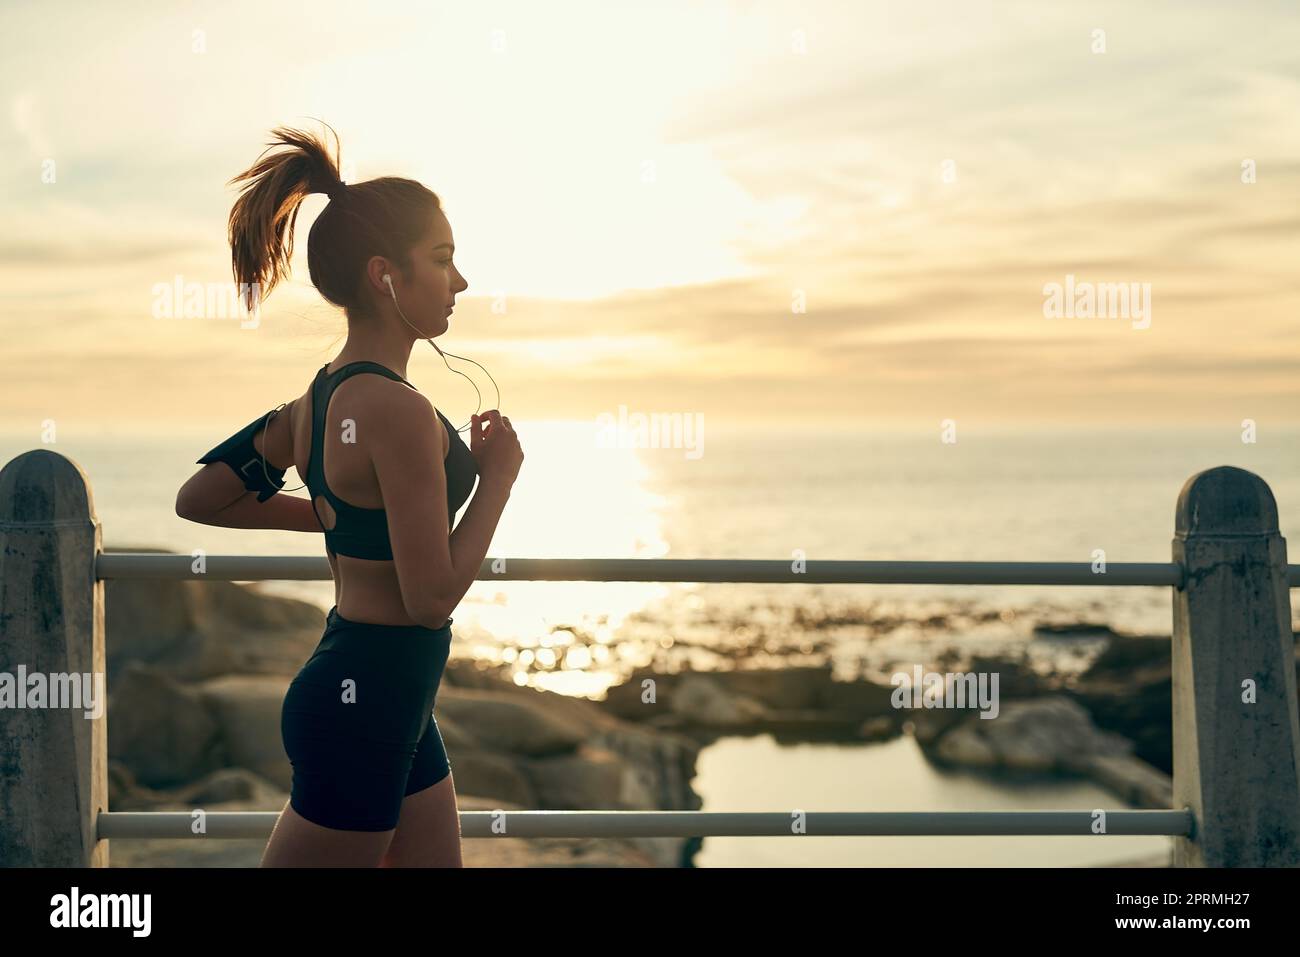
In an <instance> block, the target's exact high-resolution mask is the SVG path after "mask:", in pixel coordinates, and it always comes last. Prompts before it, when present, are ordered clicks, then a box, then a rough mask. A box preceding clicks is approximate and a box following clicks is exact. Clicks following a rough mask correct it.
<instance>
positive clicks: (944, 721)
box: [105, 549, 1172, 867]
mask: <svg viewBox="0 0 1300 957" xmlns="http://www.w3.org/2000/svg"><path fill="white" fill-rule="evenodd" d="M141 550H142V551H148V550H151V549H141ZM105 589H106V595H105V602H106V627H107V644H108V664H107V667H108V695H109V701H108V735H109V740H108V745H109V757H110V766H109V771H110V807H111V808H112V809H114V810H189V809H191V808H194V807H203V808H205V809H206V810H209V811H214V810H259V811H277V812H278V811H279V810H281V809H282V808H283V806H284V803H285V801H286V800H287V797H288V793H287V792H288V787H289V782H290V766H289V763H288V760H287V758H286V757H285V754H284V751H283V746H282V743H281V739H280V708H281V704H282V702H283V698H284V693H285V691H286V689H287V687H288V683H289V681H290V679H291V678H292V677H293V675H294V674H295V673H296V672H297V670H298V668H299V667H300V666H301V664H302V663H303V662H304V661H305V660H306V659H307V657H308V656H309V655H310V654H311V652H312V650H313V649H314V648H315V646H316V644H317V642H318V641H319V639H320V635H321V631H322V629H323V627H324V615H323V613H322V612H321V610H320V609H319V608H318V607H316V606H315V605H312V604H309V603H307V602H302V601H298V600H295V599H291V598H284V597H279V596H272V595H267V594H263V593H260V592H258V591H257V590H256V589H254V588H250V587H248V586H244V585H239V584H235V583H229V582H197V581H177V582H135V581H128V580H122V581H117V580H111V581H108V582H106V583H105ZM1079 627H1087V628H1089V629H1090V631H1091V632H1092V633H1093V634H1094V637H1095V633H1096V632H1097V626H1079ZM1068 630H1069V629H1066V631H1068ZM1103 637H1104V638H1105V639H1106V645H1105V649H1104V650H1103V651H1102V652H1101V654H1100V656H1099V657H1097V658H1096V660H1095V661H1094V662H1093V664H1092V665H1091V667H1089V668H1088V669H1087V670H1086V671H1084V672H1083V673H1082V674H1079V675H1070V676H1055V675H1046V676H1044V675H1040V674H1037V673H1035V672H1033V671H1032V670H1030V669H1029V668H1028V667H1027V666H1026V665H1025V664H1024V662H1022V661H1015V660H1006V659H974V660H972V661H969V662H965V663H962V667H961V668H957V667H954V666H953V665H954V663H953V662H943V663H938V664H936V666H935V669H936V670H944V669H946V670H949V671H955V670H966V671H984V672H996V673H997V674H998V675H999V678H1000V688H999V697H1000V699H1001V705H1000V708H1001V710H1000V714H999V717H998V720H993V721H987V720H981V719H980V718H979V715H978V713H977V712H975V711H971V710H953V709H933V710H921V709H918V710H909V709H899V708H895V707H894V706H893V704H892V703H891V695H893V694H894V692H895V689H894V688H893V687H892V686H889V685H884V684H879V683H873V682H871V681H868V680H859V681H852V682H844V681H836V680H832V677H831V672H830V668H829V667H789V668H781V669H773V670H762V671H759V670H736V671H726V672H708V673H700V672H691V673H679V674H656V673H652V672H648V671H646V672H637V673H635V674H634V675H633V676H632V678H631V679H630V680H628V681H626V682H625V683H623V684H621V685H618V686H616V687H614V688H612V689H611V691H610V693H609V695H608V696H607V698H606V699H605V700H604V701H600V702H593V701H589V700H586V699H579V698H573V697H568V696H564V695H559V694H554V693H550V692H545V691H538V690H534V689H531V688H527V687H520V686H517V685H516V684H514V682H513V681H512V680H511V679H510V676H509V675H508V674H507V673H504V672H498V671H492V670H488V669H487V668H486V667H484V666H482V665H480V664H479V663H477V662H474V661H471V660H468V659H463V658H453V659H452V660H451V661H450V662H449V664H448V669H447V672H446V675H445V677H444V679H443V684H442V687H441V689H440V691H439V694H438V704H437V713H438V725H439V728H440V730H441V731H442V734H443V737H444V740H445V741H446V744H447V750H448V753H449V755H450V757H451V762H452V766H453V771H454V774H455V780H456V790H457V794H458V798H459V801H460V807H461V809H462V810H492V809H496V808H503V809H524V808H535V809H617V810H695V809H698V808H699V807H700V798H699V796H698V795H697V794H696V793H695V792H694V791H693V790H692V787H691V781H692V779H693V777H694V775H695V761H696V757H697V755H698V753H699V751H700V749H701V748H702V747H703V746H705V745H706V744H708V743H709V742H711V741H713V740H715V739H716V738H717V737H719V736H721V735H730V734H754V733H770V734H772V735H773V736H775V737H776V738H777V739H778V740H781V741H799V740H813V739H816V740H837V741H847V742H852V741H859V742H864V743H865V742H869V741H879V740H883V739H887V738H890V737H894V736H896V735H900V734H911V735H913V736H914V737H915V739H916V741H917V743H918V745H920V747H921V748H922V749H923V751H924V753H925V755H926V756H927V758H928V759H929V760H931V761H933V762H935V763H936V764H939V765H944V766H964V767H975V768H984V769H988V770H989V771H992V772H996V773H1000V774H1016V773H1021V772H1028V773H1037V774H1053V775H1074V776H1084V777H1088V778H1091V779H1092V780H1094V781H1096V782H1097V783H1099V784H1100V785H1102V786H1103V787H1105V788H1106V789H1107V790H1109V791H1110V792H1111V793H1113V794H1114V795H1115V796H1116V797H1117V799H1119V800H1122V801H1125V802H1128V803H1130V804H1132V805H1134V806H1137V807H1169V806H1170V801H1171V780H1170V776H1169V775H1170V773H1171V771H1172V766H1171V761H1172V755H1171V737H1170V736H1171V728H1170V707H1171V705H1170V700H1171V699H1170V650H1169V639H1168V638H1167V637H1159V636H1125V635H1118V634H1114V633H1108V634H1105V635H1104V636H1103ZM264 845H265V842H264V840H261V839H257V840H220V841H202V840H197V839H179V840H172V841H118V842H115V843H114V844H113V845H112V847H111V850H110V861H111V863H112V865H113V866H126V867H131V866H159V865H161V866H256V865H257V863H258V862H259V861H260V857H261V852H262V849H263V847H264ZM697 849H698V841H696V840H694V839H678V838H646V839H626V840H612V839H601V840H593V839H554V840H542V839H515V838H510V839H497V840H492V841H484V840H466V841H465V842H464V851H465V862H466V865H467V866H658V867H676V866H690V865H691V860H692V857H693V854H694V852H695V851H696V850H697Z"/></svg>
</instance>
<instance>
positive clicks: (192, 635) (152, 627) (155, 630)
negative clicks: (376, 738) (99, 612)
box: [104, 548, 325, 683]
mask: <svg viewBox="0 0 1300 957" xmlns="http://www.w3.org/2000/svg"><path fill="white" fill-rule="evenodd" d="M114 551H123V552H139V551H145V552H167V553H169V554H175V553H174V552H170V550H168V549H163V548H118V549H114ZM104 626H105V636H106V641H105V644H106V648H107V657H108V661H107V666H108V680H109V681H110V683H111V682H113V681H114V679H115V678H116V677H117V675H118V674H119V673H120V672H121V670H122V669H123V668H124V667H125V666H126V665H127V664H129V663H130V662H142V663H146V664H150V665H153V666H154V667H155V668H156V669H157V670H160V671H163V672H165V673H167V674H169V675H171V676H172V677H173V678H176V679H178V680H183V681H198V680H202V679H205V678H211V677H215V676H217V675H222V674H232V673H237V674H281V675H293V674H294V673H296V672H297V670H298V669H299V668H300V667H301V666H302V664H303V662H305V661H306V660H307V658H308V657H310V655H311V653H312V651H313V650H314V649H315V647H316V645H317V644H318V643H319V642H320V638H321V634H322V633H323V632H324V629H325V616H324V614H323V613H322V612H321V610H320V609H319V608H318V607H317V606H315V605H313V604H311V603H309V602H304V601H298V600H296V599H292V598H285V597H281V596H276V595H268V594H265V593H263V592H261V591H259V590H257V589H256V588H253V587H249V586H247V585H240V584H237V583H235V582H224V581H204V580H200V579H187V580H179V581H169V580H162V581H143V580H142V581H136V580H134V579H109V580H108V581H106V582H105V583H104Z"/></svg>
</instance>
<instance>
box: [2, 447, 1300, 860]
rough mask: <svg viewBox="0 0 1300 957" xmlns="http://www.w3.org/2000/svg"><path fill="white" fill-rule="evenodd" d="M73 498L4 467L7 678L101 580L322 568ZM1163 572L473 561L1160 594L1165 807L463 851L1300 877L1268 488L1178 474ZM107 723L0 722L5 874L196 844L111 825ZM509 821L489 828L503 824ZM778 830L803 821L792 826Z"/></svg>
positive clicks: (543, 825)
mask: <svg viewBox="0 0 1300 957" xmlns="http://www.w3.org/2000/svg"><path fill="white" fill-rule="evenodd" d="M101 536H102V530H101V526H100V524H99V521H98V519H97V517H96V515H95V512H94V507H93V500H92V497H91V491H90V486H89V483H88V481H87V479H86V476H85V474H84V473H83V472H82V470H81V469H80V468H79V467H78V466H77V465H76V463H75V462H73V461H71V460H70V459H67V458H66V457H64V456H62V455H59V454H57V453H54V452H50V451H48V450H35V451H32V452H27V453H24V454H23V455H20V456H18V457H17V458H15V459H14V460H13V461H11V462H10V463H9V464H8V465H7V466H6V467H5V468H4V470H3V471H0V560H3V567H2V569H0V620H3V622H4V638H3V643H2V644H0V653H2V654H3V655H4V663H5V664H6V666H7V663H8V662H20V663H24V664H26V666H27V669H28V670H29V671H40V672H48V673H56V672H57V673H82V672H86V671H99V672H102V671H103V670H104V662H105V660H106V659H105V648H104V609H103V586H102V584H101V583H102V582H103V581H104V580H110V579H137V580H139V579H150V580H164V579H170V580H177V579H205V580H213V579H216V580H225V581H258V580H269V579H281V580H287V579H292V580H328V579H329V578H330V569H329V563H328V562H327V561H326V559H325V558H323V557H321V558H314V557H306V556H289V557H280V556H242V555H209V556H204V562H203V569H202V571H201V572H196V571H195V570H194V568H193V565H194V558H192V557H191V556H188V555H171V554H149V553H114V552H104V551H103V550H102V548H101ZM1172 551H1173V561H1171V562H1168V563H1164V562H1155V563H1141V562H1138V563H1111V564H1107V565H1105V566H1104V569H1103V570H1101V571H1098V570H1097V569H1096V568H1095V566H1094V565H1093V564H1092V563H1089V562H916V561H910V562H884V561H806V562H803V561H801V562H794V563H792V562H787V561H766V560H706V559H700V560H683V559H522V558H520V559H505V560H502V559H488V560H485V561H484V563H483V567H482V569H481V570H480V573H479V576H478V578H479V580H494V581H599V582H613V581H619V582H765V583H776V582H785V583H800V584H811V583H839V584H949V585H1080V586H1094V587H1095V586H1102V587H1113V586H1130V587H1131V586H1163V587H1169V588H1171V589H1172V593H1173V611H1174V633H1173V640H1172V643H1171V654H1172V681H1173V713H1172V716H1171V717H1172V721H1173V739H1174V762H1173V763H1174V775H1173V794H1174V800H1173V803H1174V805H1175V807H1174V808H1171V809H1158V810H1131V809H1119V810H1105V811H1104V812H1103V813H1104V816H1105V826H1104V829H1103V830H1101V831H1098V830H1097V826H1096V825H1097V812H1096V811H1072V810H1070V811H981V812H815V811H808V812H804V811H793V812H786V811H780V812H745V813H739V812H717V811H713V812H701V811H619V810H613V811H549V810H547V811H510V812H505V811H462V812H461V814H460V819H461V829H462V834H463V836H465V837H468V838H491V837H498V836H502V835H503V833H506V834H508V835H509V836H511V837H708V836H722V835H773V836H775V835H796V834H803V835H824V836H857V835H886V834H888V835H1090V834H1107V835H1126V836H1129V835H1167V836H1172V837H1173V838H1174V839H1175V841H1174V863H1175V865H1176V866H1298V865H1300V707H1298V706H1297V693H1296V670H1295V669H1296V660H1295V639H1294V636H1293V635H1292V632H1291V627H1290V622H1291V611H1290V594H1289V589H1290V588H1294V587H1300V566H1296V565H1288V564H1287V561H1286V542H1285V540H1284V539H1283V538H1282V536H1281V534H1280V532H1279V527H1278V520H1277V507H1276V504H1275V502H1274V499H1273V495H1272V492H1271V491H1270V490H1269V488H1268V486H1267V484H1265V483H1264V482H1263V480H1261V479H1260V478H1258V477H1257V476H1255V475H1253V474H1251V473H1249V472H1246V471H1243V470H1241V469H1237V468H1233V467H1230V466H1222V467H1219V468H1215V469H1209V470H1206V471H1204V472H1200V473H1197V474H1196V475H1193V476H1192V477H1191V478H1189V479H1188V480H1187V482H1186V483H1185V484H1184V486H1183V488H1182V490H1181V492H1180V494H1179V496H1178V502H1177V507H1176V510H1175V529H1174V539H1173V549H1172ZM105 746H106V729H105V722H104V718H103V717H102V716H101V717H98V718H95V719H85V718H82V717H81V716H80V714H79V713H78V712H71V713H69V712H66V711H64V712H59V711H57V710H54V709H29V710H27V711H25V712H22V713H21V716H20V717H17V718H15V717H13V716H10V717H8V718H6V720H5V721H4V723H3V726H2V727H0V749H5V750H3V751H0V753H12V754H16V755H17V760H16V767H17V769H18V770H19V773H18V774H11V775H8V776H5V777H3V778H0V862H3V863H8V864H29V865H60V866H69V865H72V866H78V865H91V866H103V865H106V863H107V845H106V842H107V841H108V840H110V839H113V840H121V839H133V838H162V837H192V836H194V830H193V826H192V825H193V820H194V815H193V813H192V812H186V811H178V812H171V811H166V812H163V811H151V812H121V811H117V812H115V811H110V810H108V807H107V805H108V800H107V790H108V789H107V774H106V766H107V755H106V747H105ZM278 816H279V815H278V812H206V813H205V814H204V819H205V826H204V829H203V831H204V833H203V836H204V837H205V838H208V839H211V838H236V837H243V838H247V837H263V836H266V835H268V834H269V833H270V831H271V829H272V827H273V826H274V824H275V822H276V820H277V818H278ZM503 816H504V817H505V818H507V819H508V821H509V824H508V827H506V828H502V827H500V826H499V825H500V823H501V822H500V819H501V818H502V817H503ZM792 816H796V817H798V819H799V824H798V826H793V825H792Z"/></svg>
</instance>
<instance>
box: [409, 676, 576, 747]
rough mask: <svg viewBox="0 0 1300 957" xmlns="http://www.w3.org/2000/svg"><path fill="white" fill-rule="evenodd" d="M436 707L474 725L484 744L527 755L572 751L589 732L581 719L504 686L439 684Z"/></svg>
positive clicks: (438, 711)
mask: <svg viewBox="0 0 1300 957" xmlns="http://www.w3.org/2000/svg"><path fill="white" fill-rule="evenodd" d="M534 694H537V693H534ZM434 711H435V713H436V714H438V715H440V716H441V715H443V714H445V715H447V717H448V718H450V719H451V721H452V722H454V723H456V724H459V725H460V726H462V727H464V728H470V729H473V735H474V737H475V739H476V740H478V741H479V742H480V743H481V744H482V746H483V747H485V748H490V749H491V750H493V751H503V752H507V753H509V754H516V755H524V756H527V757H543V756H545V755H548V754H563V753H566V752H570V751H573V750H574V749H575V748H576V747H577V746H578V745H579V744H581V743H582V741H583V739H584V738H586V736H587V729H586V728H584V727H583V726H582V725H581V724H580V723H578V722H576V721H573V720H572V719H571V718H569V717H568V716H561V715H559V714H557V713H555V711H553V710H552V709H550V708H547V707H545V706H544V705H543V704H542V702H541V701H540V700H537V699H536V698H533V699H532V700H529V698H525V697H524V696H521V695H518V694H516V693H513V692H509V691H506V690H504V689H502V690H498V691H487V690H478V689H474V688H456V687H449V688H439V690H438V702H437V704H436V705H435V708H434ZM444 740H445V739H444Z"/></svg>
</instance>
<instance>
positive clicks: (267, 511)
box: [176, 400, 323, 532]
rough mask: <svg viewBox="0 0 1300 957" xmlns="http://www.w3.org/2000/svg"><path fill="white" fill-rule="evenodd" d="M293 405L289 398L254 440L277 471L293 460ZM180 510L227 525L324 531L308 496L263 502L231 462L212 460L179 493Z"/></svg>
mask: <svg viewBox="0 0 1300 957" xmlns="http://www.w3.org/2000/svg"><path fill="white" fill-rule="evenodd" d="M295 401H297V400H295ZM293 406H294V403H293V402H290V403H289V405H288V408H287V409H286V410H284V412H283V413H281V414H279V415H275V416H272V417H271V423H270V425H269V426H267V427H266V428H265V429H260V430H258V431H257V433H256V434H255V435H254V436H253V439H252V441H253V446H254V449H255V451H256V452H258V453H259V454H261V455H263V456H265V458H266V462H267V465H269V466H270V467H271V468H274V469H279V470H282V469H286V468H288V467H289V465H290V464H292V462H293V431H292V428H291V426H290V422H291V415H292V412H293ZM228 441H229V440H228ZM241 458H242V456H241ZM280 463H284V464H283V465H281V464H280ZM281 484H282V483H281ZM176 514H177V515H179V516H180V517H181V518H185V519H189V520H190V521H192V522H199V523H201V524H204V525H219V526H224V527H226V528H281V529H285V530H287V531H291V532H321V531H323V530H322V528H321V525H320V522H319V520H317V518H316V513H315V510H314V509H313V508H312V506H311V502H310V501H309V500H307V499H301V498H296V497H294V496H291V495H285V494H279V493H277V494H273V495H271V496H270V497H269V498H266V500H265V501H260V502H259V501H258V495H256V494H254V493H253V492H250V491H249V490H248V489H247V488H246V487H245V485H244V481H243V479H242V478H240V477H239V476H238V475H237V474H235V471H234V469H233V467H232V466H230V465H229V464H227V463H226V462H209V464H207V465H204V466H203V468H201V469H199V471H198V472H196V473H194V475H193V476H191V477H190V479H189V480H188V481H187V482H186V483H185V484H184V485H182V486H181V488H180V491H179V492H178V493H177V495H176Z"/></svg>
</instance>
